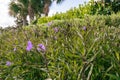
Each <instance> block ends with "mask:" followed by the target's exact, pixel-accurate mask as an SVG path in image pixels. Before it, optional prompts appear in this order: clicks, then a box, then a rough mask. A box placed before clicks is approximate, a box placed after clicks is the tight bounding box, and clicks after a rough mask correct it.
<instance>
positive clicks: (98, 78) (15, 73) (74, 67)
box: [0, 15, 120, 80]
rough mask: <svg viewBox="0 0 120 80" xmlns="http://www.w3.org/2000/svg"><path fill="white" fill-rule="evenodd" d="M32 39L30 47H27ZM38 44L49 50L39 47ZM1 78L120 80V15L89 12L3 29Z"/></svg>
mask: <svg viewBox="0 0 120 80" xmlns="http://www.w3.org/2000/svg"><path fill="white" fill-rule="evenodd" d="M56 29H57V30H56ZM29 40H30V41H31V42H32V44H33V48H32V49H31V51H27V50H26V47H27V42H28V41H29ZM38 44H43V45H44V46H45V47H46V51H38V50H37V48H38ZM7 62H10V64H8V63H7ZM0 78H1V79H3V80H45V79H47V78H51V79H52V80H119V79H120V16H119V15H111V16H86V17H85V18H84V19H70V20H60V21H56V20H55V21H52V22H50V23H45V24H42V25H40V24H39V25H33V26H27V27H23V28H16V29H14V28H11V29H4V30H1V35H0Z"/></svg>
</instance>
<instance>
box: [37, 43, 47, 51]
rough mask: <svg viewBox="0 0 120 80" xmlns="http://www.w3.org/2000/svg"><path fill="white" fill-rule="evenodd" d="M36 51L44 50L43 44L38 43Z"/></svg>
mask: <svg viewBox="0 0 120 80" xmlns="http://www.w3.org/2000/svg"><path fill="white" fill-rule="evenodd" d="M37 50H38V51H45V50H46V48H45V46H44V45H43V44H38V48H37Z"/></svg>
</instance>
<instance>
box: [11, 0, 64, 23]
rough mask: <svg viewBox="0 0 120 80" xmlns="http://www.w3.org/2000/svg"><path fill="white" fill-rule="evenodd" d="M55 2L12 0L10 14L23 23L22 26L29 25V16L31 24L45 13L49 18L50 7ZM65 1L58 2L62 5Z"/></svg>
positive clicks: (48, 0)
mask: <svg viewBox="0 0 120 80" xmlns="http://www.w3.org/2000/svg"><path fill="white" fill-rule="evenodd" d="M53 1H55V0H12V1H11V2H10V4H9V14H10V15H11V16H14V17H15V18H17V21H21V22H22V25H27V16H29V19H30V22H32V21H33V20H35V18H36V17H37V16H40V15H41V13H44V14H45V16H48V13H49V7H50V5H51V3H52V2H53ZM62 1H64V0H57V1H56V2H57V3H60V2H62Z"/></svg>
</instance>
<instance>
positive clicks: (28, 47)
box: [26, 41, 33, 51]
mask: <svg viewBox="0 0 120 80" xmlns="http://www.w3.org/2000/svg"><path fill="white" fill-rule="evenodd" d="M32 47H33V45H32V42H31V41H28V44H27V48H26V50H27V51H30V50H31V49H32Z"/></svg>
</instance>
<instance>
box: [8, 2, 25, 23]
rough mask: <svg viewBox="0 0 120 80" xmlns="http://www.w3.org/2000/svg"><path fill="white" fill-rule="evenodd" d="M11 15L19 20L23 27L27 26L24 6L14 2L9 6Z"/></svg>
mask: <svg viewBox="0 0 120 80" xmlns="http://www.w3.org/2000/svg"><path fill="white" fill-rule="evenodd" d="M9 14H10V15H11V16H13V17H15V18H17V20H19V21H21V22H22V25H27V11H26V7H24V5H22V4H20V3H18V2H15V1H12V2H11V3H10V4H9Z"/></svg>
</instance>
